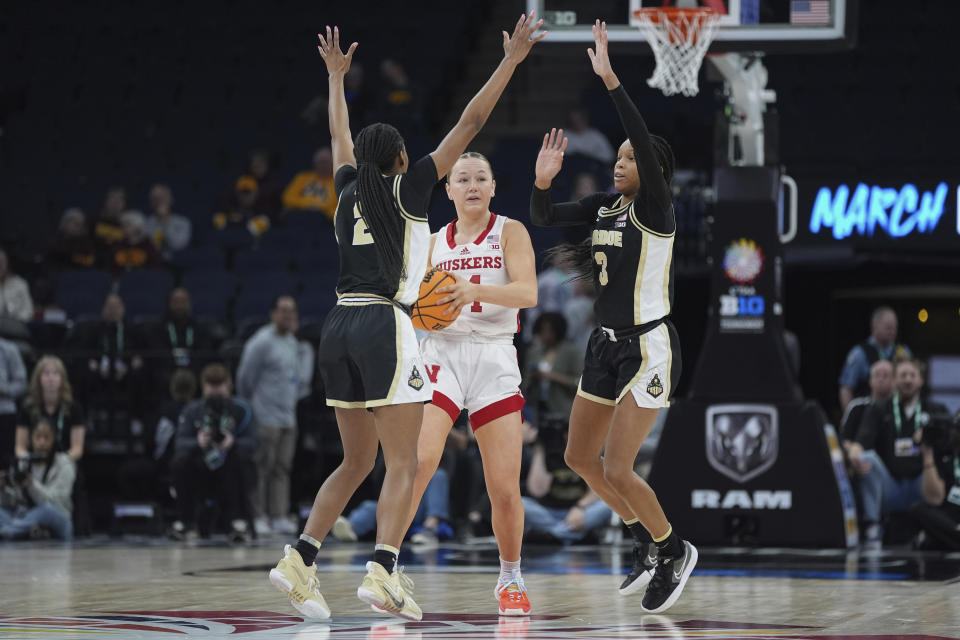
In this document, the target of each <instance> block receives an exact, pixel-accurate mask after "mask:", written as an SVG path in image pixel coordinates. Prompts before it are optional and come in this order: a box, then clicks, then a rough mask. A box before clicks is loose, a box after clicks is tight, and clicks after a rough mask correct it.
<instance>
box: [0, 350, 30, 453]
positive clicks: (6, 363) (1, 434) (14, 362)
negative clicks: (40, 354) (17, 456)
mask: <svg viewBox="0 0 960 640" xmlns="http://www.w3.org/2000/svg"><path fill="white" fill-rule="evenodd" d="M26 390H27V370H26V368H25V367H24V366H23V358H22V357H21V356H20V349H18V348H17V345H15V344H14V343H12V342H10V341H9V340H4V339H3V338H0V469H5V468H6V465H7V464H8V463H9V462H10V459H11V457H12V456H11V454H12V453H13V451H14V432H15V430H16V427H17V400H18V399H19V398H20V396H22V395H23V393H24V392H25V391H26Z"/></svg>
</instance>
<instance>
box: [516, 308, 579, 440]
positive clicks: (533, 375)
mask: <svg viewBox="0 0 960 640" xmlns="http://www.w3.org/2000/svg"><path fill="white" fill-rule="evenodd" d="M533 335H534V340H533V344H531V345H530V349H529V350H528V351H527V366H526V371H524V375H523V395H524V397H525V398H526V399H527V405H528V406H530V407H532V408H535V409H536V411H537V416H538V419H537V424H539V423H540V422H541V421H542V420H549V419H557V420H566V418H567V416H569V415H570V408H571V407H572V406H573V398H574V396H576V394H577V385H578V383H579V380H580V374H581V373H582V371H583V351H582V350H581V349H578V348H577V347H576V346H574V345H573V343H571V342H570V341H569V340H567V339H566V336H567V321H566V319H565V318H564V317H563V314H561V313H557V312H556V311H548V312H547V313H544V314H541V315H540V316H539V317H538V318H537V320H536V322H534V325H533Z"/></svg>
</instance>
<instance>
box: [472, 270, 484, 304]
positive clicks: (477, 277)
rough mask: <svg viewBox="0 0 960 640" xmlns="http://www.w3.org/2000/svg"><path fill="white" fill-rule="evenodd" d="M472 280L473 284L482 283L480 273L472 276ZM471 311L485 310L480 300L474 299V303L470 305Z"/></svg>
mask: <svg viewBox="0 0 960 640" xmlns="http://www.w3.org/2000/svg"><path fill="white" fill-rule="evenodd" d="M470 282H472V283H473V284H480V274H479V273H478V274H476V275H473V276H470ZM470 311H471V313H480V312H481V311H483V307H481V306H480V303H479V302H477V301H476V300H474V301H473V304H472V305H470Z"/></svg>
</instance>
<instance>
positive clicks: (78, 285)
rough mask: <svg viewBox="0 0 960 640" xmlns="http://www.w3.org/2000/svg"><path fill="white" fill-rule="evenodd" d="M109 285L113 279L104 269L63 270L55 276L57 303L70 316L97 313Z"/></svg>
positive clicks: (111, 284)
mask: <svg viewBox="0 0 960 640" xmlns="http://www.w3.org/2000/svg"><path fill="white" fill-rule="evenodd" d="M111 287H113V279H112V278H111V277H110V274H108V273H107V272H105V271H98V270H79V269H78V270H70V271H64V272H63V273H61V274H60V276H59V277H58V278H57V304H58V305H60V307H61V308H62V309H63V310H64V311H66V312H67V316H68V317H70V318H77V317H79V316H82V315H86V314H94V315H99V313H100V307H101V306H102V305H103V299H104V297H106V295H107V293H108V292H109V291H110V289H111Z"/></svg>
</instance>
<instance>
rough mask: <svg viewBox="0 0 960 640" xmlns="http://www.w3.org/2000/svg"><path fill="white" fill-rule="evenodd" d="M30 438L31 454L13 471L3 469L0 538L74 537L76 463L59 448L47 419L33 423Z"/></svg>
mask: <svg viewBox="0 0 960 640" xmlns="http://www.w3.org/2000/svg"><path fill="white" fill-rule="evenodd" d="M30 442H31V445H32V447H31V450H30V455H29V457H25V458H21V459H19V460H18V461H17V466H16V469H15V470H14V472H13V473H8V472H6V471H0V538H2V539H4V540H16V539H21V538H28V537H32V538H39V537H44V536H46V535H52V536H54V537H55V538H59V539H61V540H71V539H72V538H73V522H72V521H71V512H72V511H73V502H72V498H71V496H72V494H73V482H74V480H75V479H76V474H77V470H76V463H75V462H74V461H73V460H71V459H70V456H68V455H67V454H65V453H62V452H58V451H57V450H56V447H55V446H54V434H53V428H52V427H51V425H50V423H49V422H47V420H46V419H41V420H40V421H39V422H38V423H37V424H36V425H35V426H34V427H33V430H32V432H31V433H30Z"/></svg>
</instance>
